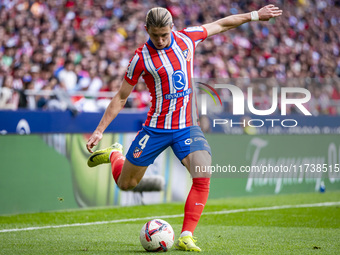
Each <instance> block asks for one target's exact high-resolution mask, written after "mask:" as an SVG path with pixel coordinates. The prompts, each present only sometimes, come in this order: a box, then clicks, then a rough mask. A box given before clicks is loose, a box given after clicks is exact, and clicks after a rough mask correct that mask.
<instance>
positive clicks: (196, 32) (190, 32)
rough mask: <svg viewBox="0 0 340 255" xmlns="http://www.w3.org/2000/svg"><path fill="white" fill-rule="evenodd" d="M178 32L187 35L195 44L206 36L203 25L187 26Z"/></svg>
mask: <svg viewBox="0 0 340 255" xmlns="http://www.w3.org/2000/svg"><path fill="white" fill-rule="evenodd" d="M179 32H180V33H183V34H185V35H186V36H188V37H189V38H190V39H191V40H192V41H193V42H194V43H195V46H197V44H199V43H200V42H203V41H204V40H205V39H206V38H207V37H208V32H207V29H206V28H205V27H203V26H198V27H187V28H184V29H183V30H181V31H179Z"/></svg>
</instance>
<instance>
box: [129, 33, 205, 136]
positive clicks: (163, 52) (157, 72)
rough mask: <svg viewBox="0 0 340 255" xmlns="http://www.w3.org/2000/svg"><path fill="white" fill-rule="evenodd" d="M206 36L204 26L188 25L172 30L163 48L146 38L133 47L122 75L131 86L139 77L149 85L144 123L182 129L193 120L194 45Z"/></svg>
mask: <svg viewBox="0 0 340 255" xmlns="http://www.w3.org/2000/svg"><path fill="white" fill-rule="evenodd" d="M206 37H207V31H206V29H205V28H204V27H202V26H200V27H189V28H186V29H183V30H181V31H176V32H174V31H173V32H172V33H171V43H170V46H169V47H167V48H163V49H160V50H158V49H156V47H155V46H154V45H153V43H152V41H151V40H150V39H149V40H148V41H147V42H146V43H145V44H144V45H143V47H141V48H138V49H137V50H136V52H135V55H134V57H133V58H132V59H131V60H130V64H129V66H128V69H127V71H126V74H125V77H124V78H125V80H126V81H127V82H128V83H129V84H131V85H135V84H136V83H137V82H138V79H139V77H140V76H142V77H143V79H144V81H145V83H146V85H147V87H148V88H149V91H150V93H151V97H152V100H151V103H152V104H151V107H150V110H149V112H148V117H147V119H146V121H145V123H144V124H145V126H149V127H153V128H161V129H182V128H185V127H188V126H192V125H193V124H194V123H196V119H197V114H196V112H195V113H194V112H192V111H193V109H192V108H193V107H192V102H191V101H192V100H193V88H192V84H191V78H192V75H193V62H194V53H195V49H196V46H197V44H198V43H200V42H201V41H203V40H204V39H205V38H206Z"/></svg>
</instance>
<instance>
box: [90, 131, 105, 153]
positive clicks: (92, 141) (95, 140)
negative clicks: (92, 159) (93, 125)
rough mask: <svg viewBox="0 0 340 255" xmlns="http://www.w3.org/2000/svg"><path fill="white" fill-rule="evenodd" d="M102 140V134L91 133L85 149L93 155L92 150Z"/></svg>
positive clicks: (97, 132)
mask: <svg viewBox="0 0 340 255" xmlns="http://www.w3.org/2000/svg"><path fill="white" fill-rule="evenodd" d="M102 138H103V134H102V133H101V132H99V131H97V130H95V131H94V132H93V134H92V135H91V137H90V138H89V140H88V141H87V144H86V149H87V150H88V151H89V152H90V153H93V151H92V148H93V147H94V146H96V145H97V144H98V143H99V141H100V140H101V139H102Z"/></svg>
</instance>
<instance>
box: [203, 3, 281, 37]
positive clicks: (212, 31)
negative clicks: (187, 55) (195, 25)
mask: <svg viewBox="0 0 340 255" xmlns="http://www.w3.org/2000/svg"><path fill="white" fill-rule="evenodd" d="M281 14H282V10H280V9H279V8H278V7H276V6H274V5H272V4H269V5H266V6H264V7H262V8H261V9H260V10H258V11H257V15H256V13H255V12H252V13H250V12H249V13H244V14H236V15H231V16H228V17H225V18H223V19H219V20H217V21H215V22H212V23H209V24H205V25H203V26H204V27H205V28H206V29H207V32H208V37H209V36H212V35H216V34H218V33H222V32H225V31H227V30H229V29H232V28H235V27H238V26H240V25H242V24H243V23H246V22H249V21H252V20H261V21H267V20H269V19H270V18H274V17H278V16H280V15H281Z"/></svg>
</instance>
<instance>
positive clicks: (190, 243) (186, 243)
mask: <svg viewBox="0 0 340 255" xmlns="http://www.w3.org/2000/svg"><path fill="white" fill-rule="evenodd" d="M196 242H197V240H196V238H194V237H192V236H183V237H180V238H178V240H177V242H176V244H175V248H176V249H177V250H182V251H197V252H200V251H201V248H200V247H198V246H197V245H196Z"/></svg>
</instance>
